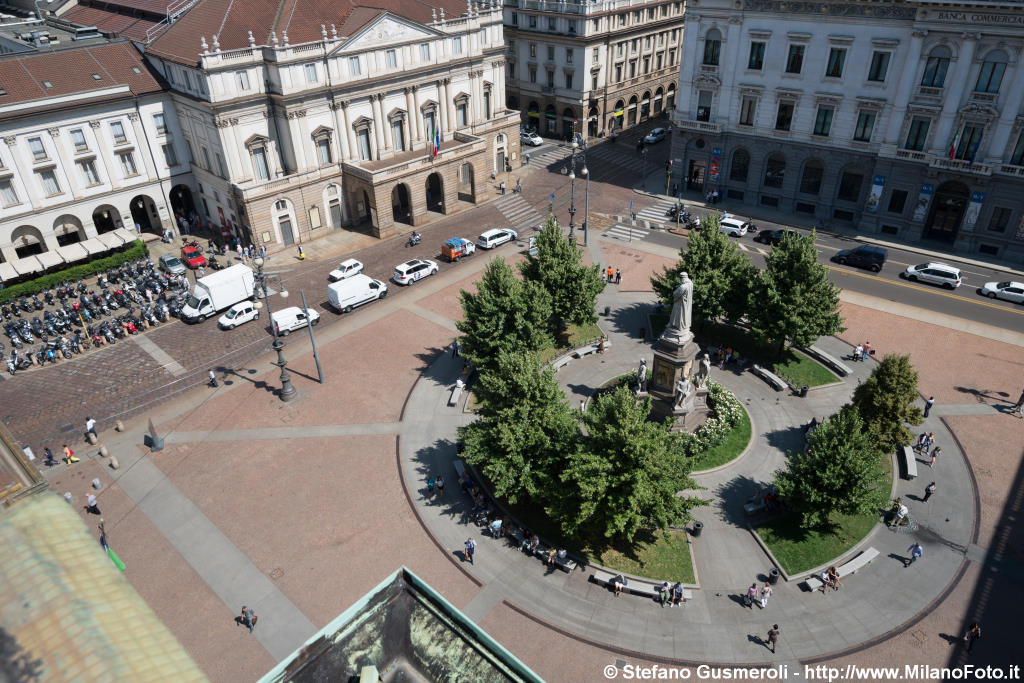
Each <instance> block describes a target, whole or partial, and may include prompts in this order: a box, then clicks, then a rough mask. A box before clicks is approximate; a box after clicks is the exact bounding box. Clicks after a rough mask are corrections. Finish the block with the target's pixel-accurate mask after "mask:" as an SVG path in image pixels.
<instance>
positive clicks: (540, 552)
mask: <svg viewBox="0 0 1024 683" xmlns="http://www.w3.org/2000/svg"><path fill="white" fill-rule="evenodd" d="M550 550H551V546H546V545H544V544H543V543H541V544H540V545H539V546H537V549H536V550H534V551H533V554H534V555H536V556H537V557H539V558H540V560H541V562H544V563H545V564H547V561H548V552H549V551H550ZM555 566H556V567H558V568H559V569H561V570H562V571H563V572H566V573H569V572H571V571H573V570H574V569H576V560H574V559H572V558H571V557H569V556H566V557H565V558H564V559H562V558H558V557H557V556H556V557H555Z"/></svg>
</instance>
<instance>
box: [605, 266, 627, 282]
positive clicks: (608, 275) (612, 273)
mask: <svg viewBox="0 0 1024 683" xmlns="http://www.w3.org/2000/svg"><path fill="white" fill-rule="evenodd" d="M601 282H607V283H609V284H613V285H617V284H619V283H621V282H622V271H620V270H619V269H618V268H612V267H611V266H608V267H607V268H606V269H604V270H602V271H601Z"/></svg>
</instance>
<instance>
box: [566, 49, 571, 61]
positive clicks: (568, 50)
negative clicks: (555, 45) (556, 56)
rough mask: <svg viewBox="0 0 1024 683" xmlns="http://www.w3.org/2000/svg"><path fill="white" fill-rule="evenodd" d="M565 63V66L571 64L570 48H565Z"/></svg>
mask: <svg viewBox="0 0 1024 683" xmlns="http://www.w3.org/2000/svg"><path fill="white" fill-rule="evenodd" d="M565 63H566V64H572V48H571V47H567V48H565Z"/></svg>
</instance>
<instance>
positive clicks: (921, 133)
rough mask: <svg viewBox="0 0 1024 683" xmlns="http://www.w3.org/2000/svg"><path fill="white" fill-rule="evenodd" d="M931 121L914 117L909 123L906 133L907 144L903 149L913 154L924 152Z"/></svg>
mask: <svg viewBox="0 0 1024 683" xmlns="http://www.w3.org/2000/svg"><path fill="white" fill-rule="evenodd" d="M931 124H932V122H931V120H930V119H926V118H923V117H921V116H915V117H914V118H913V119H911V121H910V130H909V131H908V132H907V143H906V144H905V145H904V148H905V149H910V150H913V151H915V152H923V151H924V143H925V141H926V140H927V139H928V128H929V127H931Z"/></svg>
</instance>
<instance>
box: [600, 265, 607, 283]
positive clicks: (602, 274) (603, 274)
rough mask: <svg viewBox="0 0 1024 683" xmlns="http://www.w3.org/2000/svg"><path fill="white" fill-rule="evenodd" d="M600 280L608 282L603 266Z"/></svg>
mask: <svg viewBox="0 0 1024 683" xmlns="http://www.w3.org/2000/svg"><path fill="white" fill-rule="evenodd" d="M601 282H608V271H607V270H605V269H604V268H602V269H601Z"/></svg>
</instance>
